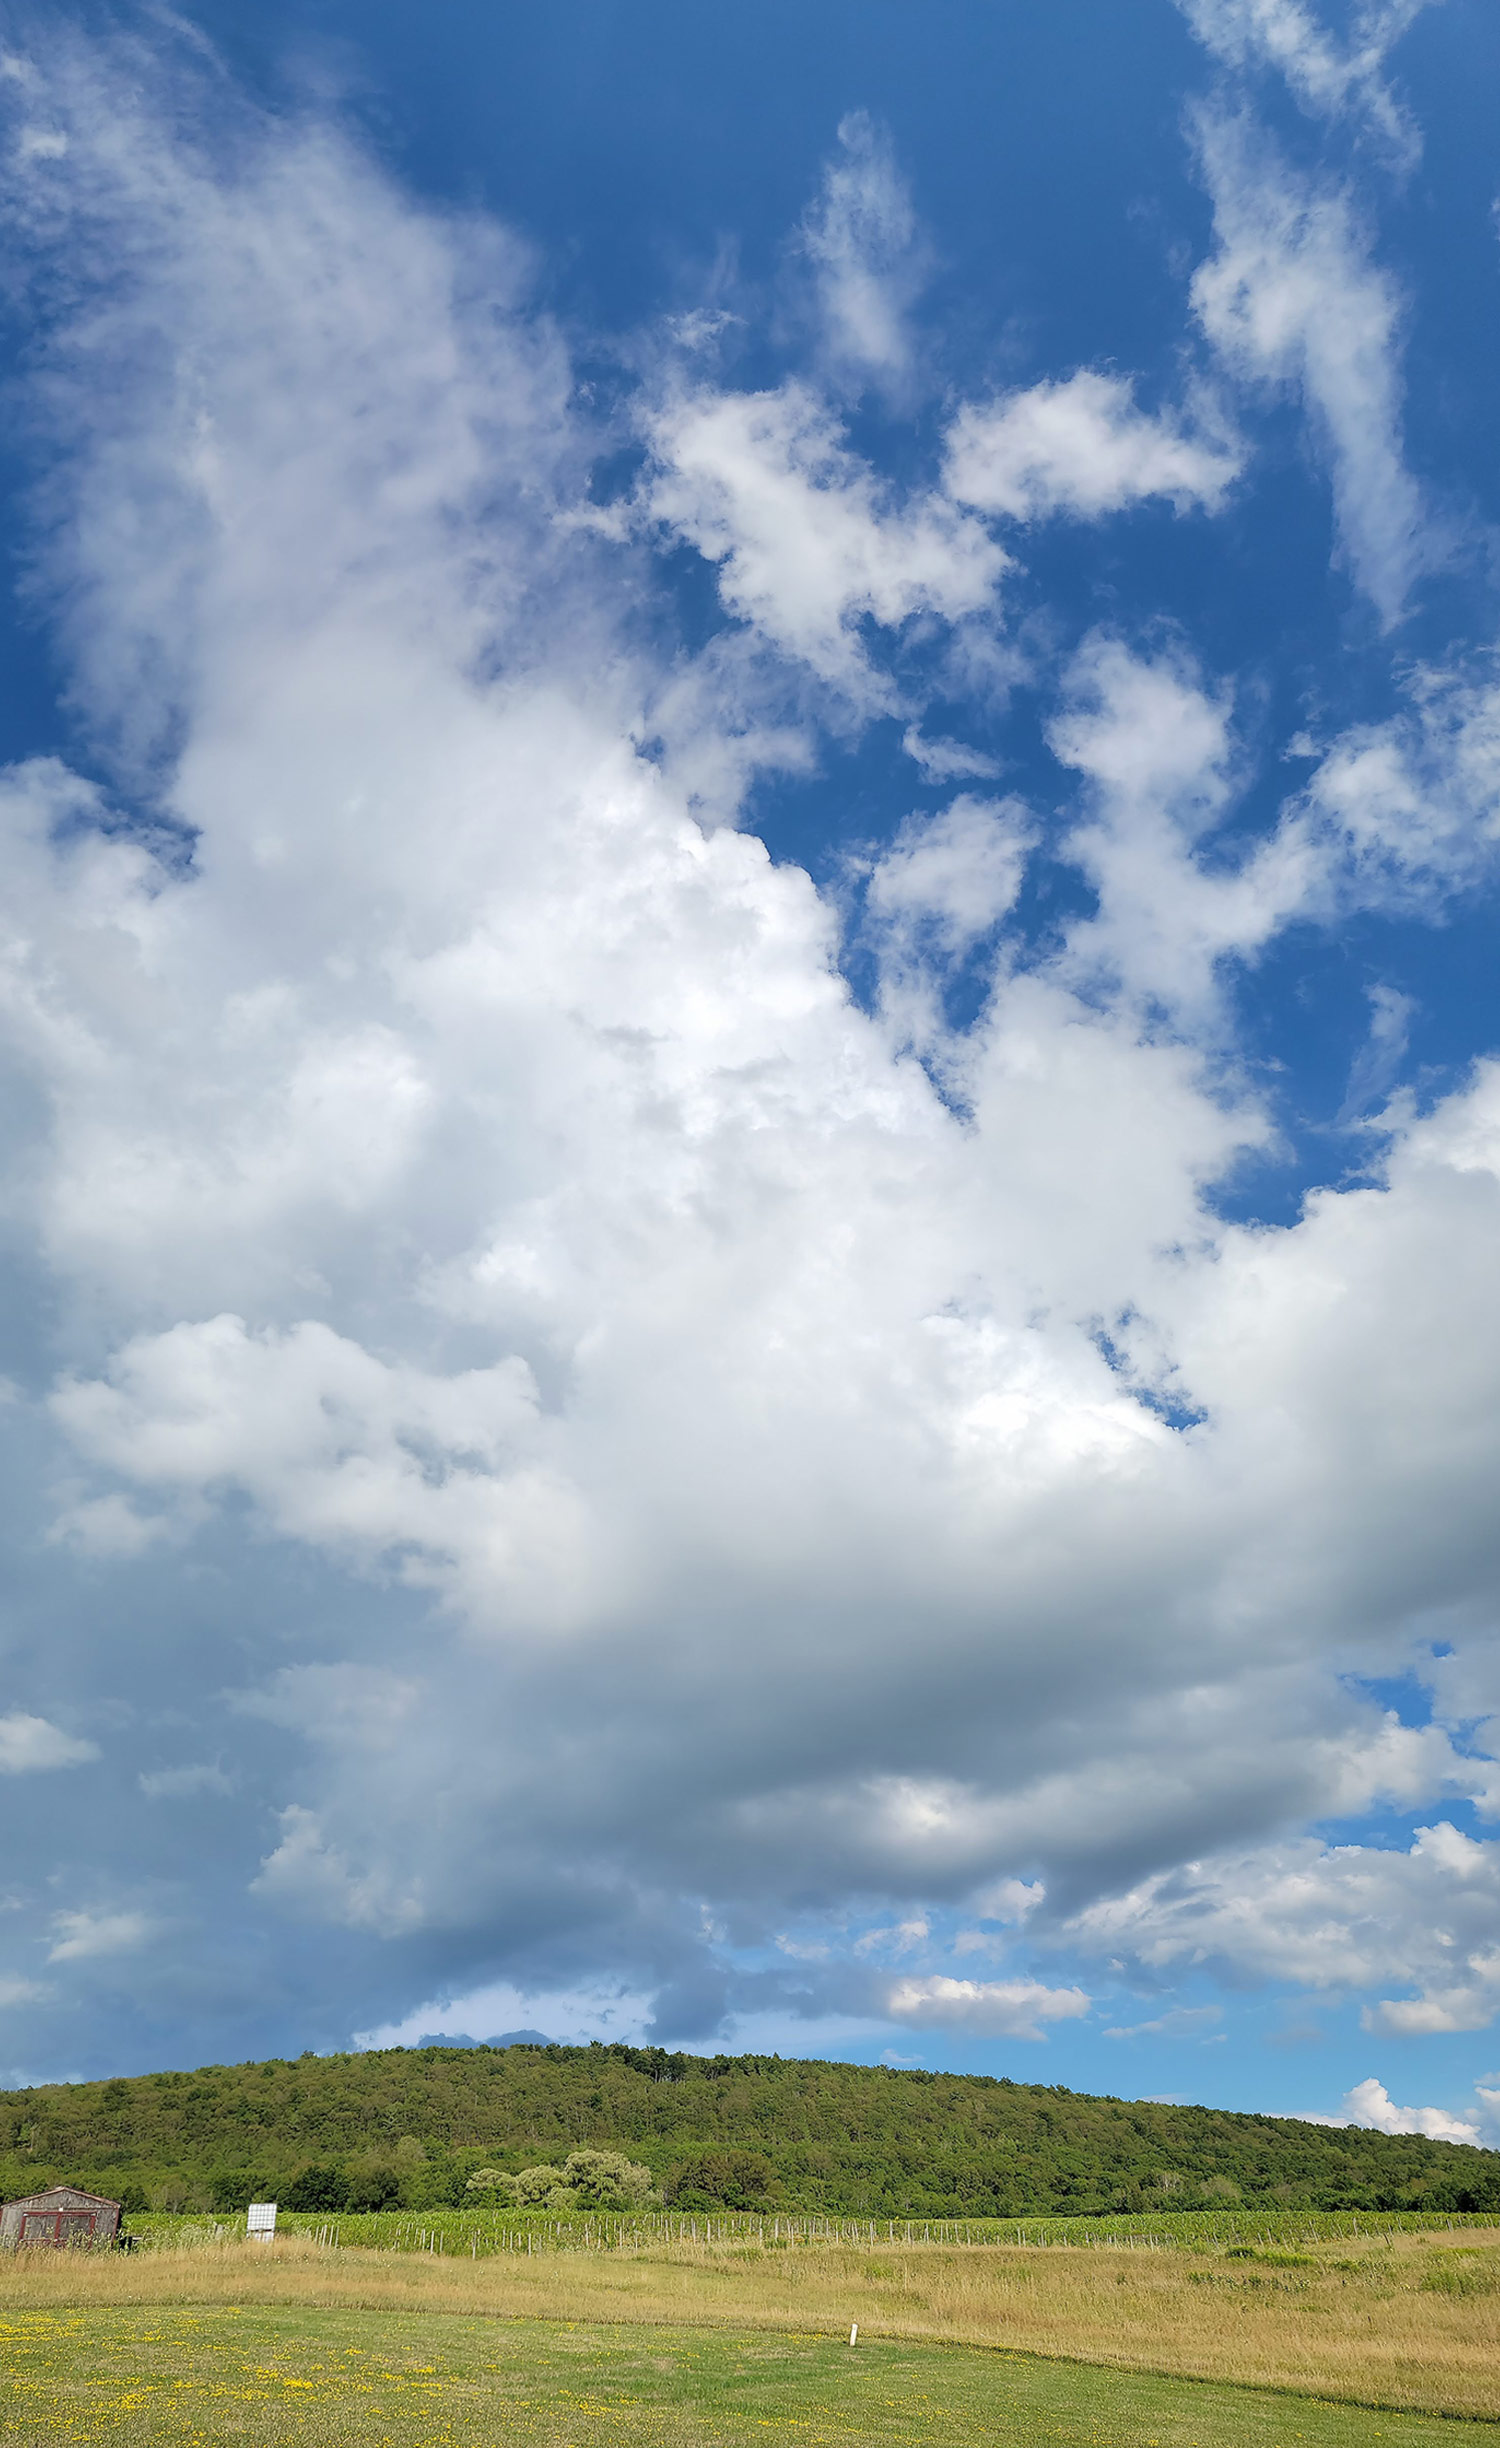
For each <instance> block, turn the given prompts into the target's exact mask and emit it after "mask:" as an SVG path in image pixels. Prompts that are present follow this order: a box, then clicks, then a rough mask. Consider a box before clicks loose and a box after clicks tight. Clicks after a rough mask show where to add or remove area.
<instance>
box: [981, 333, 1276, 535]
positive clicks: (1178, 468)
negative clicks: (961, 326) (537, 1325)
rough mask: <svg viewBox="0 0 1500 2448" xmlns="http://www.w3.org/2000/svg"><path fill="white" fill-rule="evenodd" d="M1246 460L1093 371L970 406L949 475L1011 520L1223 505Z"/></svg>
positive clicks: (1115, 378)
mask: <svg viewBox="0 0 1500 2448" xmlns="http://www.w3.org/2000/svg"><path fill="white" fill-rule="evenodd" d="M1240 464H1241V462H1240V455H1239V452H1238V450H1237V449H1236V448H1235V447H1234V446H1233V445H1232V444H1231V443H1230V442H1229V441H1228V439H1227V438H1226V437H1224V436H1222V435H1218V434H1207V433H1198V434H1194V433H1192V432H1190V431H1186V430H1184V428H1183V427H1182V426H1181V425H1180V424H1178V423H1177V422H1176V421H1175V420H1174V419H1173V418H1171V417H1170V416H1148V415H1146V414H1145V413H1144V411H1143V410H1141V409H1139V408H1137V406H1136V404H1135V394H1134V387H1133V385H1132V384H1131V383H1130V382H1128V381H1126V380H1125V379H1124V378H1123V377H1122V376H1120V375H1117V374H1100V373H1097V372H1094V371H1092V370H1091V369H1088V368H1085V369H1084V370H1083V371H1081V372H1080V373H1077V374H1073V375H1070V376H1069V378H1068V379H1067V380H1066V381H1065V382H1043V383H1038V384H1036V385H1035V387H1034V388H1033V389H1031V390H1029V391H1012V392H1010V393H1008V394H1007V395H1006V396H1005V397H1004V398H1002V399H998V400H993V401H990V402H987V403H986V404H984V405H982V406H981V405H978V404H976V403H970V404H969V405H968V406H966V407H963V408H961V409H960V410H959V413H958V415H957V417H956V418H955V419H954V421H953V423H952V425H951V426H950V427H949V430H948V436H947V466H946V472H945V479H944V481H945V483H946V485H947V488H948V491H949V492H950V493H951V494H952V496H953V498H954V500H955V501H959V502H964V503H966V504H967V505H968V506H969V507H970V508H971V509H975V510H985V511H989V512H991V513H993V514H994V515H996V516H999V517H1003V518H1011V519H1022V520H1025V519H1036V518H1044V517H1046V516H1047V515H1048V514H1049V513H1053V512H1057V511H1062V512H1065V513H1067V514H1069V515H1071V516H1072V517H1074V518H1102V517H1103V516H1104V515H1105V513H1106V512H1109V511H1114V510H1125V509H1128V508H1129V507H1130V506H1131V505H1132V504H1133V503H1135V502H1140V501H1149V500H1151V499H1153V498H1160V499H1162V500H1166V501H1170V502H1171V504H1172V506H1173V508H1174V509H1176V510H1186V509H1190V508H1203V509H1208V510H1214V509H1217V508H1218V507H1219V505H1220V503H1221V502H1222V501H1223V498H1224V495H1225V493H1226V492H1227V490H1228V488H1229V486H1230V485H1231V484H1232V483H1233V481H1234V479H1235V477H1236V476H1237V475H1238V474H1239V472H1240Z"/></svg>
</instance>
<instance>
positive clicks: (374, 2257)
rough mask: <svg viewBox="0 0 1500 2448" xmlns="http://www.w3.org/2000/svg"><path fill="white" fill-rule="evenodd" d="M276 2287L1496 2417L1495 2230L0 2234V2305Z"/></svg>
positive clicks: (292, 2299) (1499, 2301) (161, 2298)
mask: <svg viewBox="0 0 1500 2448" xmlns="http://www.w3.org/2000/svg"><path fill="white" fill-rule="evenodd" d="M231 2303H233V2304H285V2305H289V2306H291V2305H295V2306H299V2307H303V2308H305V2309H311V2308H314V2307H317V2306H326V2307H328V2308H330V2309H333V2308H339V2309H345V2310H352V2309H356V2308H358V2309H364V2310H380V2309H401V2310H406V2311H412V2312H428V2313H433V2312H453V2313H468V2314H487V2315H490V2316H492V2317H493V2316H502V2317H506V2316H520V2317H525V2318H528V2319H533V2320H562V2321H606V2322H622V2321H624V2322H659V2323H664V2324H668V2325H672V2326H676V2327H679V2328H681V2327H692V2326H703V2325H709V2326H713V2327H729V2326H732V2327H735V2328H740V2329H756V2328H759V2329H779V2330H783V2331H799V2332H802V2333H803V2334H806V2333H808V2332H810V2331H811V2332H819V2333H824V2334H827V2335H835V2334H838V2333H840V2332H842V2333H843V2334H845V2335H847V2332H848V2326H849V2323H850V2322H851V2321H854V2320H857V2321H858V2322H859V2324H860V2331H861V2334H862V2336H864V2337H866V2338H869V2339H872V2340H873V2339H875V2338H900V2339H912V2340H916V2339H927V2340H943V2341H947V2342H949V2343H954V2344H964V2345H970V2346H1005V2347H1010V2348H1012V2349H1016V2348H1019V2349H1021V2350H1023V2351H1024V2352H1027V2353H1030V2354H1037V2355H1053V2356H1062V2357H1066V2358H1068V2359H1069V2360H1072V2361H1076V2362H1081V2363H1089V2364H1097V2365H1102V2366H1106V2367H1113V2368H1115V2369H1119V2370H1134V2371H1150V2372H1161V2373H1170V2374H1175V2375H1179V2376H1184V2377H1194V2378H1199V2379H1210V2380H1219V2381H1230V2382H1238V2383H1247V2384H1251V2385H1258V2386H1260V2387H1269V2388H1282V2389H1297V2390H1301V2391H1305V2392H1307V2393H1308V2394H1310V2395H1315V2396H1320V2397H1331V2398H1349V2399H1355V2400H1358V2401H1360V2402H1362V2403H1364V2404H1376V2405H1385V2406H1391V2407H1409V2408H1412V2409H1420V2410H1423V2411H1426V2412H1430V2413H1447V2414H1471V2415H1481V2416H1488V2417H1491V2418H1500V2229H1485V2230H1472V2229H1471V2230H1469V2231H1467V2232H1466V2233H1463V2234H1461V2235H1445V2234H1437V2235H1423V2236H1396V2237H1388V2238H1384V2239H1381V2240H1378V2241H1376V2242H1372V2243H1347V2242H1341V2243H1340V2244H1338V2245H1337V2246H1331V2247H1328V2248H1325V2249H1320V2250H1317V2251H1310V2252H1307V2253H1305V2254H1300V2253H1299V2254H1275V2253H1267V2254H1263V2255H1261V2256H1260V2257H1258V2258H1254V2259H1243V2258H1235V2257H1233V2256H1230V2255H1225V2254H1217V2255H1207V2254H1195V2253H1189V2252H1179V2251H1158V2252H1149V2251H1117V2250H1107V2249H1097V2248H1096V2249H1092V2250H1075V2249H1068V2248H1061V2247H1053V2248H1051V2249H1048V2250H1043V2251H1038V2250H1027V2249H1024V2248H1023V2249H1019V2250H1018V2249H1016V2248H1015V2247H1013V2246H1004V2245H958V2246H951V2245H926V2246H924V2245H914V2246H910V2247H907V2246H903V2245H900V2244H896V2245H877V2246H876V2247H874V2248H873V2249H866V2248H863V2247H853V2246H848V2245H839V2246H830V2245H820V2246H813V2247H806V2248H793V2249H791V2250H785V2249H783V2250H780V2251H777V2250H762V2249H761V2248H760V2247H759V2246H756V2245H744V2244H735V2243H730V2244H726V2245H724V2246H719V2245H706V2244H696V2245H693V2244H676V2245H663V2246H656V2247H653V2248H649V2249H646V2250H639V2251H633V2252H615V2253H599V2254H592V2253H557V2254H546V2255H538V2256H536V2257H535V2258H534V2259H527V2258H525V2257H520V2256H518V2257H509V2256H506V2257H503V2258H499V2259H492V2260H488V2261H479V2262H466V2261H463V2260H460V2259H448V2260H442V2259H433V2258H428V2257H426V2256H422V2255H414V2254H395V2253H382V2252H368V2251H358V2250H352V2249H347V2248H346V2249H344V2250H341V2251H333V2250H329V2249H326V2248H323V2247H320V2246H319V2245H317V2244H315V2243H312V2242H309V2241H308V2240H307V2239H305V2238H302V2237H286V2238H282V2239H279V2240H278V2241H277V2242H276V2243H275V2244H274V2245H271V2246H260V2245H247V2244H243V2243H240V2242H234V2243H221V2244H216V2245H215V2244H203V2245H198V2246H196V2247H188V2248H178V2249H173V2250H167V2251H161V2252H153V2253H141V2254H137V2255H134V2256H131V2257H129V2258H127V2257H125V2256H119V2257H115V2256H100V2257H99V2258H97V2259H96V2258H94V2257H93V2256H82V2255H80V2256H67V2257H64V2256H61V2255H52V2254H41V2253H35V2254H31V2253H28V2254H18V2255H16V2257H15V2258H14V2260H11V2261H9V2262H8V2263H7V2264H6V2265H5V2266H4V2268H3V2271H0V2307H4V2308H14V2309H21V2308H23V2307H29V2308H36V2309H42V2308H53V2309H57V2308H61V2307H63V2306H81V2305H85V2304H98V2305H115V2306H124V2305H130V2304H162V2305H165V2304H177V2305H184V2304H205V2305H212V2304H220V2305H223V2304H231Z"/></svg>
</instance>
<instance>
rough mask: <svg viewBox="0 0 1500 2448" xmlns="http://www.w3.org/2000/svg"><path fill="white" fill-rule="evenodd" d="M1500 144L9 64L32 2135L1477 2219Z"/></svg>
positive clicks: (1381, 126)
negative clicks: (1453, 2144)
mask: <svg viewBox="0 0 1500 2448" xmlns="http://www.w3.org/2000/svg"><path fill="white" fill-rule="evenodd" d="M1497 85H1500V29H1497V27H1496V25H1495V23H1494V21H1493V17H1492V15H1491V14H1489V13H1487V12H1485V11H1483V10H1482V9H1481V8H1479V7H1478V6H1477V5H1471V4H1470V0H1445V4H1444V5H1432V6H1425V7H1424V6H1422V5H1420V4H1416V5H1411V4H1406V0H1391V4H1389V5H1384V6H1380V5H1375V6H1370V7H1367V8H1363V9H1359V8H1356V9H1354V10H1352V11H1351V10H1348V9H1345V8H1341V7H1334V6H1332V5H1330V6H1329V7H1328V8H1327V9H1325V10H1324V11H1322V12H1321V13H1320V12H1319V10H1317V9H1316V8H1314V7H1313V6H1311V5H1310V4H1309V5H1303V4H1302V0H1181V4H1180V5H1178V6H1173V5H1169V4H1168V0H1162V5H1160V6H1157V5H1154V0H1153V5H1151V6H1145V7H1141V8H1137V9H1132V10H1129V11H1123V10H1122V11H1102V10H1099V9H1097V8H1095V7H1091V6H1084V5H1082V4H1081V0H1071V4H1070V5H1065V6H1054V7H1049V8H1047V9H1045V10H1043V9H1041V8H1039V7H1036V6H1033V5H1030V0H1027V5H1019V4H1012V5H1004V4H1000V5H991V6H988V7H982V8H981V7H978V6H971V5H958V4H954V5H945V6H935V7H933V8H929V9H926V10H923V11H921V12H916V11H913V10H910V9H908V8H904V7H896V6H887V5H869V4H868V0H863V4H862V5H860V6H858V7H854V6H852V5H851V6H847V7H845V6H832V5H830V6H825V7H820V8H817V9H813V10H808V9H806V8H801V9H798V10H795V11H794V10H792V9H791V8H790V7H785V8H783V7H781V6H779V5H778V6H764V7H761V8H759V9H757V10H755V11H753V12H742V13H741V14H740V15H739V16H737V17H736V16H733V15H731V14H726V13H725V12H722V11H704V10H702V9H687V8H672V7H665V6H645V5H633V6H613V7H605V6H594V7H578V6H562V7H559V6H552V7H549V8H547V9H545V10H543V9H540V8H531V7H527V8H513V9H509V10H505V11H496V10H478V9H474V8H470V7H460V6H452V7H444V8H438V9H432V8H427V9H424V10H422V11H418V10H416V9H415V8H412V7H410V6H407V5H404V4H403V5H399V6H398V5H386V6H381V7H376V8H372V7H369V6H362V7H360V8H359V9H357V10H356V9H353V8H347V7H336V6H314V5H310V4H309V0H295V4H291V5H277V6H270V7H267V8H264V9H261V10H258V11H257V12H255V15H254V19H253V22H250V21H248V19H247V13H246V12H244V11H242V10H238V9H231V8H220V7H215V6H203V7H200V8H198V9H196V10H187V11H185V12H182V13H180V14H178V15H176V16H168V15H166V14H164V13H162V12H158V11H145V10H142V11H139V12H132V11H129V10H126V11H111V12H108V13H106V12H103V11H97V10H83V11H79V12H77V13H75V14H72V15H62V14H59V13H58V12H55V11H49V12H46V13H45V14H44V15H37V16H34V17H33V16H28V15H27V14H26V13H24V12H21V13H14V12H13V13H12V14H11V15H10V17H9V18H8V20H7V26H6V32H5V50H4V77H3V81H0V104H3V110H4V117H5V128H4V131H3V136H0V144H3V164H4V167H3V172H0V210H3V213H4V216H5V223H6V237H7V264H8V267H9V278H8V281H7V284H6V290H5V315H6V346H7V353H8V366H9V373H8V377H7V381H8V391H7V398H8V404H9V408H10V416H9V418H8V420H7V424H8V441H7V444H6V456H5V459H4V462H3V467H0V475H3V479H4V489H5V501H6V510H5V517H6V541H7V545H8V558H7V564H6V566H7V569H8V572H9V587H8V593H7V597H6V609H5V619H6V639H7V658H6V669H5V676H4V680H3V683H0V752H3V755H4V758H5V760H6V762H5V767H4V771H3V773H0V828H3V841H4V857H5V861H6V871H7V877H8V892H7V904H6V910H7V915H6V924H5V929H4V940H3V942H0V1041H3V1064H0V1077H3V1081H4V1100H5V1113H6V1120H7V1131H6V1147H7V1150H8V1155H7V1169H6V1182H5V1192H4V1197H3V1200H0V1217H3V1241H0V1247H3V1252H4V1267H5V1277H4V1282H5V1287H6V1289H5V1298H4V1305H3V1309H0V1345H3V1349H0V1369H3V1371H4V1373H5V1378H6V1384H7V1387H8V1389H9V1399H8V1401H7V1404H6V1406H5V1408H4V1411H3V1412H0V1437H3V1438H4V1440H5V1449H6V1454H7V1459H8V1463H9V1469H8V1471H7V1473H6V1479H5V1485H6V1491H7V1492H6V1496H5V1499H4V1505H5V1544H6V1555H7V1584H6V1609H5V1614H4V1619H3V1621H4V1647H3V1651H0V1657H3V1673H4V1682H3V1685H0V1814H3V1816H4V1823H5V1836H4V1844H5V1862H6V1882H7V1883H6V1887H5V1892H4V1902H5V1904H6V1907H7V1909H6V1912H5V1915H4V1916H3V1919H0V2068H3V2069H4V2070H5V2072H6V2073H7V2074H8V2075H9V2077H10V2078H12V2079H16V2080H21V2079H37V2078H40V2077H44V2076H52V2075H58V2074H70V2073H76V2074H82V2073H86V2072H96V2071H101V2070H104V2069H106V2068H107V2069H118V2068H124V2069H131V2068H139V2067H146V2066H150V2065H157V2064H163V2063H178V2064H185V2063H192V2062H194V2061H199V2060H202V2059H205V2058H215V2059H224V2058H230V2057H236V2056H249V2055H252V2054H255V2053H257V2052H269V2051H277V2052H283V2053H284V2052H286V2051H288V2050H294V2049H297V2048H301V2047H304V2046H314V2047H334V2046H340V2045H347V2043H348V2041H349V2040H350V2038H351V2036H358V2037H370V2036H382V2035H384V2036H390V2035H392V2034H399V2035H402V2036H409V2037H416V2036H418V2035H419V2034H422V2033H428V2032H434V2031H450V2032H460V2031H467V2032H470V2033H473V2034H476V2035H479V2036H483V2035H485V2034H488V2033H491V2032H500V2031H504V2030H508V2029H514V2028H527V2029H543V2030H546V2031H548V2032H551V2033H554V2034H556V2035H557V2036H559V2037H570V2036H577V2035H582V2036H592V2035H593V2034H595V2033H600V2034H617V2035H620V2036H631V2037H633V2036H636V2035H638V2034H640V2033H643V2032H647V2031H649V2032H650V2033H651V2034H652V2035H653V2036H655V2037H659V2038H662V2039H665V2040H667V2041H669V2042H673V2043H680V2044H682V2045H687V2046H700V2047H720V2046H724V2045H726V2044H727V2045H735V2044H738V2045H742V2046H746V2047H751V2046H753V2047H765V2048H772V2047H775V2048H780V2049H782V2050H783V2051H784V2052H787V2053H802V2054H820V2053H821V2054H837V2055H850V2056H856V2057H864V2058H878V2057H881V2056H885V2055H889V2056H892V2057H894V2058H896V2059H898V2060H902V2061H910V2062H919V2063H928V2064H946V2065H952V2066H964V2067H975V2068H979V2069H982V2070H990V2071H997V2072H999V2071H1003V2072H1007V2073H1010V2074H1014V2075H1017V2076H1025V2075H1028V2074H1030V2075H1032V2076H1034V2077H1035V2078H1036V2079H1040V2080H1046V2081H1059V2082H1066V2083H1070V2084H1073V2085H1075V2086H1076V2087H1078V2088H1082V2089H1096V2090H1110V2091H1117V2092H1124V2093H1127V2094H1131V2095H1145V2096H1172V2097H1182V2098H1190V2099H1205V2100H1211V2101H1214V2102H1217V2103H1220V2104H1224V2105H1230V2106H1237V2107H1249V2108H1262V2109H1275V2110H1284V2111H1287V2112H1292V2113H1309V2114H1315V2115H1322V2116H1339V2115H1350V2116H1354V2117H1357V2118H1360V2119H1363V2120H1366V2121H1371V2120H1373V2121H1375V2122H1377V2123H1384V2124H1386V2125H1387V2126H1389V2127H1390V2128H1391V2129H1393V2130H1405V2129H1410V2128H1412V2127H1416V2128H1419V2129H1421V2130H1426V2131H1432V2132H1438V2133H1448V2134H1451V2135H1453V2136H1455V2137H1456V2138H1460V2139H1478V2138H1481V2137H1484V2138H1494V2137H1495V2135H1496V2131H1497V2119H1496V2109H1497V2104H1500V2074H1496V2073H1494V2072H1493V2071H1492V2069H1493V2068H1494V2067H1495V2066H1496V2064H1497V2062H1500V2041H1497V2039H1496V2036H1495V2030H1494V2024H1495V2018H1496V2016H1497V2014H1500V1852H1497V1843H1500V1839H1497V1838H1496V1836H1495V1834H1494V1820H1493V1815H1492V1814H1493V1812H1494V1810H1495V1808H1496V1806H1497V1800H1500V1771H1497V1768H1496V1764H1495V1757H1494V1732H1495V1727H1496V1725H1497V1723H1500V1685H1497V1662H1496V1656H1495V1646H1494V1607H1495V1594H1496V1584H1497V1564H1500V1555H1497V1539H1496V1531H1495V1526H1494V1512H1495V1508H1494V1503H1493V1495H1492V1489H1493V1485H1494V1479H1495V1466H1496V1462H1497V1459H1500V1453H1497V1443H1500V1432H1497V1427H1496V1416H1497V1406H1496V1400H1495V1397H1496V1390H1497V1382H1500V1299H1497V1295H1496V1291H1495V1268H1494V1250H1495V1246H1496V1232H1497V1226H1500V1072H1497V1070H1496V1068H1495V1067H1494V1062H1493V1055H1494V1049H1495V1041H1496V1036H1497V1029H1496V1020H1495V996H1494V989H1493V983H1492V978H1493V953H1492V945H1493V942H1494V930H1495V920H1496V911H1497V864H1500V862H1497V841H1500V683H1497V679H1496V671H1495V652H1496V641H1497V603H1496V578H1495V566H1496V554H1495V539H1496V532H1497V528H1496V522H1497V518H1500V474H1497V468H1496V462H1495V455H1494V451H1493V445H1492V441H1491V430H1492V421H1493V410H1492V402H1493V399H1494V395H1495V389H1496V377H1497V371H1500V369H1497V365H1496V347H1497V331H1500V320H1497V306H1500V239H1497V229H1496V193H1497V187H1500V178H1497V174H1496V168H1495V163H1494V159H1493V143H1492V139H1491V137H1490V132H1489V131H1490V129H1491V127H1492V125H1493V122H1494V114H1495V104H1496V101H1497V98H1500V96H1497Z"/></svg>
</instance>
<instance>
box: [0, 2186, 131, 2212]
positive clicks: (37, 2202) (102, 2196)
mask: <svg viewBox="0 0 1500 2448" xmlns="http://www.w3.org/2000/svg"><path fill="white" fill-rule="evenodd" d="M82 2207H87V2208H89V2209H91V2210H118V2209H119V2207H120V2205H119V2203H118V2202H117V2201H111V2200H110V2198H109V2196H108V2194H107V2193H85V2191H84V2190H83V2187H82V2186H81V2185H67V2184H57V2185H48V2187H47V2189H46V2191H45V2192H44V2193H21V2194H18V2195H17V2197H16V2199H15V2200H14V2201H8V2202H4V2203H0V2209H5V2210H76V2209H79V2208H82Z"/></svg>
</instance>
